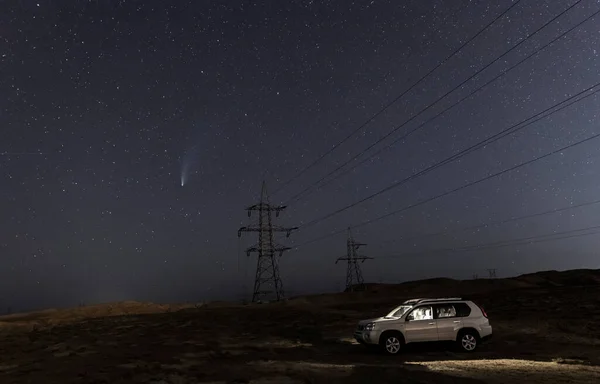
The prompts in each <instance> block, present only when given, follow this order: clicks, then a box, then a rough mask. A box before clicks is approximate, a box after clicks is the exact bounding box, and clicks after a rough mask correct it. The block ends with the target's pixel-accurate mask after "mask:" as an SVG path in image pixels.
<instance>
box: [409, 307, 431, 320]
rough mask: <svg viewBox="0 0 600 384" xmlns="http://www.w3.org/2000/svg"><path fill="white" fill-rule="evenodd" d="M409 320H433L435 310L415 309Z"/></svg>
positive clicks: (427, 308) (426, 308)
mask: <svg viewBox="0 0 600 384" xmlns="http://www.w3.org/2000/svg"><path fill="white" fill-rule="evenodd" d="M406 319H407V320H409V321H413V320H433V309H432V308H431V307H427V306H425V307H418V308H415V309H414V310H413V311H412V312H411V313H410V314H409V315H408V316H407V317H406Z"/></svg>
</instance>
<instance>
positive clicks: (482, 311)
mask: <svg viewBox="0 0 600 384" xmlns="http://www.w3.org/2000/svg"><path fill="white" fill-rule="evenodd" d="M475 305H477V306H478V307H479V309H481V313H483V316H484V317H485V318H486V319H487V318H488V315H487V313H485V309H483V307H482V306H481V305H479V304H475Z"/></svg>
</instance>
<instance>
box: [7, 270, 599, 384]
mask: <svg viewBox="0 0 600 384" xmlns="http://www.w3.org/2000/svg"><path fill="white" fill-rule="evenodd" d="M455 295H460V296H468V297H469V298H472V299H473V300H475V301H476V302H477V303H479V304H482V305H483V306H484V307H485V308H486V311H487V312H488V314H489V316H490V321H491V323H492V325H493V326H494V339H493V340H492V341H491V342H490V343H488V344H485V345H483V346H482V347H481V349H480V350H478V351H477V352H476V353H474V354H467V355H465V354H460V353H457V352H456V351H455V350H454V349H452V348H449V347H446V346H426V347H414V348H408V349H407V350H406V351H405V352H404V353H403V354H402V355H401V356H396V357H388V356H384V355H381V354H378V353H376V352H372V351H369V350H367V349H365V348H363V347H362V346H359V345H356V343H355V342H354V341H353V340H352V332H353V329H354V327H355V325H356V322H357V321H358V320H360V319H364V318H370V317H373V316H377V315H381V314H383V313H386V311H388V310H389V309H390V308H391V307H393V306H395V305H397V304H398V303H400V302H402V301H403V300H405V299H408V298H413V297H440V296H455ZM109 308H110V309H109ZM0 322H2V324H4V326H3V327H0V356H3V359H2V360H1V361H0V382H2V383H5V382H6V383H15V384H19V383H30V382H44V383H48V384H52V383H163V384H166V383H173V384H175V383H177V384H186V383H190V384H191V383H233V382H236V383H327V384H332V383H364V382H377V383H398V382H407V383H408V382H410V383H456V382H461V383H462V382H465V383H513V382H514V383H521V382H527V383H546V382H569V383H590V382H600V354H598V350H599V349H600V271H598V270H573V271H564V272H556V271H547V272H539V273H535V274H527V275H523V276H518V277H515V278H510V279H493V280H489V279H485V280H484V279H481V280H471V281H458V280H452V279H429V280H423V281H413V282H407V283H402V284H397V285H380V284H371V285H369V287H368V290H367V291H365V292H353V293H339V294H327V295H312V296H305V297H298V298H292V299H290V300H288V301H285V302H280V303H272V304H263V305H235V304H226V303H215V304H214V305H213V304H208V305H202V306H197V307H195V306H193V305H181V306H162V305H158V304H148V303H135V302H127V303H114V304H105V305H100V306H92V307H84V308H73V309H69V310H48V311H40V312H35V313H30V314H21V315H11V316H4V317H1V318H0ZM27 324H30V325H32V324H35V325H36V326H35V327H33V326H27ZM14 325H17V326H16V327H15V326H14Z"/></svg>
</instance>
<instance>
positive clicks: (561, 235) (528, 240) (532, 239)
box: [377, 225, 600, 259]
mask: <svg viewBox="0 0 600 384" xmlns="http://www.w3.org/2000/svg"><path fill="white" fill-rule="evenodd" d="M591 230H595V231H593V232H589V233H580V234H577V232H585V231H591ZM598 233H600V225H596V226H591V227H586V228H579V229H573V230H568V231H563V232H553V233H548V234H544V235H538V236H529V237H523V238H517V239H511V240H503V241H496V242H492V243H484V244H477V245H471V246H466V247H449V248H443V249H434V250H431V251H419V252H407V253H403V254H399V255H392V256H380V257H377V259H395V258H400V257H407V256H421V255H432V254H436V253H445V252H468V251H475V250H482V249H494V248H503V247H509V246H515V245H527V244H532V243H540V242H545V241H556V240H563V239H569V238H572V237H580V236H589V235H594V234H598ZM556 236H558V237H556Z"/></svg>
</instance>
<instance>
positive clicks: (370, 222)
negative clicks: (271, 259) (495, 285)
mask: <svg viewBox="0 0 600 384" xmlns="http://www.w3.org/2000/svg"><path fill="white" fill-rule="evenodd" d="M598 137H600V133H597V134H595V135H592V136H590V137H588V138H586V139H583V140H579V141H576V142H575V143H572V144H569V145H567V146H564V147H561V148H559V149H555V150H553V151H551V152H548V153H546V154H544V155H541V156H538V157H536V158H534V159H531V160H528V161H525V162H523V163H520V164H518V165H515V166H512V167H510V168H507V169H504V170H502V171H500V172H496V173H494V174H491V175H488V176H485V177H483V178H481V179H478V180H476V181H472V182H470V183H467V184H464V185H462V186H460V187H457V188H454V189H451V190H449V191H447V192H444V193H441V194H439V195H436V196H434V197H431V198H428V199H426V200H421V201H420V202H417V203H414V204H411V205H408V206H406V207H403V208H400V209H397V210H395V211H392V212H389V213H386V214H385V215H382V216H378V217H376V218H373V219H369V220H366V221H363V222H362V223H359V224H356V225H353V226H350V228H357V227H362V226H365V225H369V224H372V223H374V222H377V221H379V220H382V219H385V218H387V217H390V216H393V215H396V214H398V213H401V212H404V211H407V210H409V209H411V208H415V207H418V206H420V205H423V204H426V203H429V202H432V201H434V200H437V199H439V198H442V197H444V196H448V195H450V194H453V193H455V192H458V191H461V190H463V189H466V188H469V187H472V186H474V185H477V184H479V183H482V182H484V181H487V180H491V179H494V178H496V177H499V176H501V175H503V174H505V173H509V172H512V171H514V170H516V169H519V168H522V167H524V166H527V165H530V164H533V163H535V162H537V161H540V160H543V159H545V158H547V157H550V156H552V155H555V154H557V153H560V152H563V151H565V150H568V149H571V148H574V147H576V146H578V145H581V144H584V143H587V142H588V141H591V140H594V139H596V138H598ZM345 231H346V229H343V230H338V231H335V232H332V233H329V234H327V235H323V236H320V237H317V238H315V239H312V240H309V241H307V242H304V243H302V244H300V245H297V246H295V247H294V249H297V248H300V247H301V246H304V245H307V244H310V243H314V242H316V241H320V240H323V239H326V238H328V237H331V236H334V235H337V234H339V233H342V232H345Z"/></svg>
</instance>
